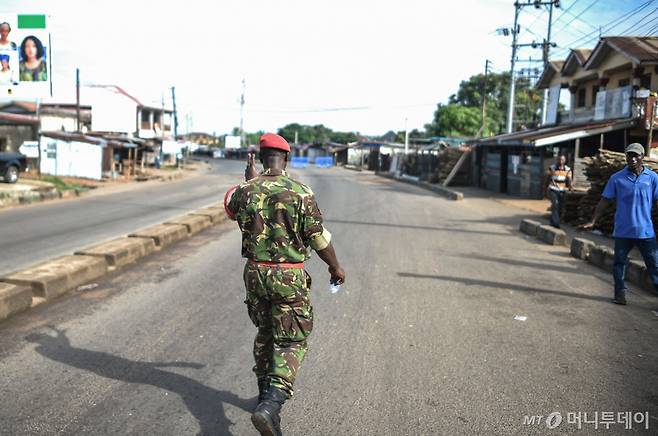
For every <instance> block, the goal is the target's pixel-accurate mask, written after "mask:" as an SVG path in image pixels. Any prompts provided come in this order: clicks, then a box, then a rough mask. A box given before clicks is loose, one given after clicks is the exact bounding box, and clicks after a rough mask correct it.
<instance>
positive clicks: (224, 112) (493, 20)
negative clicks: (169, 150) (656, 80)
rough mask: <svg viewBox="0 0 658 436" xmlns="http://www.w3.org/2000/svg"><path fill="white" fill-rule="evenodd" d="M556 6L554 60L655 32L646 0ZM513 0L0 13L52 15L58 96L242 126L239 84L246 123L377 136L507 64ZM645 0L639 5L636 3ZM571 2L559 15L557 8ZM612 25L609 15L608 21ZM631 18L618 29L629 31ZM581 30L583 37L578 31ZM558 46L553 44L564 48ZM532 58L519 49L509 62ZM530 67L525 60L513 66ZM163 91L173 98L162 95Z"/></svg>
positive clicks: (527, 32) (219, 2) (543, 22)
mask: <svg viewBox="0 0 658 436" xmlns="http://www.w3.org/2000/svg"><path fill="white" fill-rule="evenodd" d="M561 3H562V7H561V9H556V10H555V12H554V14H553V19H554V20H555V24H554V27H553V37H554V39H555V40H556V41H557V42H558V45H559V47H558V49H555V55H554V56H552V57H553V58H564V54H565V51H564V50H563V49H564V48H565V47H570V46H572V45H570V43H572V42H574V43H575V45H577V46H583V47H593V45H594V44H595V43H596V40H597V36H598V32H597V31H596V29H597V28H598V27H599V26H604V25H606V24H608V23H610V22H611V21H612V20H615V19H617V18H619V17H623V14H625V13H627V12H629V11H633V10H634V9H637V8H640V7H642V6H643V5H644V7H643V8H641V9H639V10H637V11H636V13H635V14H634V15H630V16H629V17H628V19H627V20H626V21H621V19H620V20H619V22H618V23H612V24H611V25H609V26H607V27H604V28H603V30H604V32H603V34H604V35H605V34H612V33H616V34H620V33H624V32H627V33H628V34H641V35H643V34H645V33H651V32H653V34H658V30H656V29H654V28H653V27H654V25H658V1H656V0H624V1H618V0H565V1H562V2H561ZM513 4H514V2H513V1H512V0H486V1H485V0H480V1H478V0H459V1H447V0H432V1H430V0H424V1H421V0H404V1H385V0H379V1H370V0H367V1H366V0H330V1H329V0H323V1H316V0H283V1H276V0H239V1H237V0H236V1H233V0H230V1H226V0H214V1H194V0H187V1H185V2H180V1H178V2H168V1H162V0H161V1H141V0H140V1H136V0H114V1H112V2H107V1H90V0H87V1H85V0H33V1H30V2H25V1H17V0H3V1H2V5H0V12H16V13H47V14H50V15H51V21H50V30H51V33H52V44H53V47H52V50H53V54H52V62H53V81H54V83H53V86H54V94H55V96H54V97H55V100H57V101H71V102H73V101H74V100H75V68H76V67H79V68H80V70H81V77H82V81H83V83H99V84H115V85H119V86H121V87H123V88H125V89H126V90H127V91H128V92H129V93H131V94H134V95H135V96H137V97H138V98H140V99H142V100H144V101H149V100H156V101H160V100H161V98H162V96H163V95H164V96H165V98H167V99H170V98H171V94H170V90H169V88H170V87H171V86H174V85H175V86H176V97H177V104H178V106H179V126H180V129H179V130H180V131H182V132H184V131H185V130H186V127H187V126H188V123H186V115H189V116H190V117H191V118H192V119H193V124H192V126H191V127H192V129H193V130H195V131H207V132H210V133H212V132H216V133H217V134H220V133H227V132H229V131H230V130H231V128H232V127H234V126H237V125H239V122H240V105H239V100H240V92H241V86H242V85H241V81H242V79H243V78H244V79H245V81H246V105H245V117H244V123H245V124H244V125H245V130H247V131H256V130H266V131H272V130H276V129H277V128H278V127H282V126H283V125H285V124H287V123H291V122H299V123H302V124H320V123H322V124H324V125H326V126H328V127H330V128H332V129H334V130H343V131H358V132H361V133H363V134H382V133H385V132H386V131H387V130H403V129H404V127H405V118H407V119H408V126H409V128H410V129H412V128H419V129H420V128H422V127H423V125H424V124H426V123H428V122H430V121H431V120H432V116H433V112H434V109H435V107H436V104H437V103H439V102H445V101H446V100H447V99H448V97H449V96H450V95H451V94H453V93H454V92H455V91H456V90H457V88H458V86H459V82H460V81H461V80H463V79H466V78H468V77H469V76H471V75H473V74H477V73H480V72H482V71H483V70H484V63H485V59H490V60H491V61H492V62H493V67H494V71H497V72H499V71H503V70H508V69H509V64H510V62H509V61H510V55H511V50H510V44H511V36H507V37H506V36H502V35H498V34H497V32H496V29H497V28H502V27H512V22H513V19H514V6H513ZM645 4H646V5H645ZM565 10H567V11H566V12H564V11H565ZM547 19H548V12H547V11H546V9H535V8H534V7H526V8H524V9H523V12H522V13H521V15H520V23H521V26H522V27H521V34H520V35H519V36H520V42H522V43H524V42H525V43H529V42H532V40H533V39H534V40H537V41H540V40H541V38H543V37H544V36H545V34H546V27H547ZM615 24H616V25H615ZM627 28H628V30H626V29H627ZM579 38H582V39H580V40H579ZM560 49H562V50H561V51H560ZM529 57H532V58H534V59H539V58H540V57H541V52H540V50H532V49H530V48H528V49H524V50H522V51H521V52H520V53H519V58H522V59H527V58H529ZM529 66H531V67H540V64H522V65H520V67H529ZM169 101H170V100H169Z"/></svg>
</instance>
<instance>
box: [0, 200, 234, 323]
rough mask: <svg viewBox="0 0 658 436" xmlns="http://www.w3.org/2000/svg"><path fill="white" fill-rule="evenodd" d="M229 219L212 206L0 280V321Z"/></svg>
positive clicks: (221, 208)
mask: <svg viewBox="0 0 658 436" xmlns="http://www.w3.org/2000/svg"><path fill="white" fill-rule="evenodd" d="M226 219H227V217H226V213H225V212H224V208H223V206H222V205H220V204H217V205H212V206H207V207H204V208H201V209H198V210H195V211H192V212H191V213H190V214H188V215H184V216H181V217H177V218H174V219H171V220H168V221H167V222H165V223H163V224H158V225H154V226H151V227H147V228H145V229H141V230H138V231H136V232H134V233H131V234H129V235H128V236H125V237H119V238H116V239H112V240H110V241H107V242H103V243H100V244H96V245H93V246H90V247H87V248H83V249H80V250H77V251H75V253H74V254H72V255H66V256H62V257H58V258H56V259H52V260H49V261H45V262H41V263H38V264H36V265H32V266H29V267H27V268H24V269H22V270H19V271H15V272H13V273H10V274H7V275H5V276H2V277H0V321H2V320H4V319H7V318H9V317H11V316H13V315H16V314H18V313H21V312H24V311H26V310H28V309H30V308H31V307H34V306H36V305H38V304H41V303H43V302H45V301H50V300H52V299H54V298H57V297H59V296H60V295H63V294H65V293H67V292H70V291H72V290H74V289H77V288H78V287H79V286H82V285H85V284H88V283H89V282H92V281H94V280H97V279H99V278H101V277H102V276H104V275H106V274H108V273H110V272H112V271H116V270H118V269H121V268H123V267H124V266H126V265H130V264H133V263H135V262H137V261H138V260H139V259H141V258H143V257H146V256H148V255H150V254H152V253H155V252H157V251H160V250H162V249H163V248H165V247H168V246H170V245H172V244H175V243H176V242H178V241H181V240H183V239H187V238H188V237H189V236H191V235H194V234H196V233H199V232H200V231H202V230H204V229H207V228H209V227H211V226H213V225H215V224H219V223H221V222H224V221H225V220H226Z"/></svg>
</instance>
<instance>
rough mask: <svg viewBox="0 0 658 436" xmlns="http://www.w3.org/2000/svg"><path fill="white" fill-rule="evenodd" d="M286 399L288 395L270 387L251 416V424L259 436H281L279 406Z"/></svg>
mask: <svg viewBox="0 0 658 436" xmlns="http://www.w3.org/2000/svg"><path fill="white" fill-rule="evenodd" d="M287 399H288V394H287V393H286V392H285V391H284V390H283V389H280V388H277V387H274V386H270V387H269V388H268V390H267V392H265V395H264V397H263V401H261V402H260V403H259V404H258V407H256V410H255V411H254V413H252V414H251V422H252V423H253V424H254V427H256V430H258V431H259V432H260V434H261V436H281V435H282V433H281V417H280V416H279V413H280V412H281V406H283V403H285V401H286V400H287Z"/></svg>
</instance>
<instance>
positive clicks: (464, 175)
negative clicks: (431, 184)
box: [432, 147, 471, 186]
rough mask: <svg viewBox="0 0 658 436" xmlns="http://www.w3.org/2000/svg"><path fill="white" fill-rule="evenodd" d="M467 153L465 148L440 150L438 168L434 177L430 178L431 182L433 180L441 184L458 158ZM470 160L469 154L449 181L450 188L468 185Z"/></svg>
mask: <svg viewBox="0 0 658 436" xmlns="http://www.w3.org/2000/svg"><path fill="white" fill-rule="evenodd" d="M468 151H469V150H468V149H467V148H455V147H448V148H444V149H443V150H441V151H440V152H439V168H438V170H437V171H436V173H435V174H434V177H432V180H435V181H436V182H437V183H443V182H444V181H445V179H446V178H447V177H448V175H449V174H450V172H451V171H452V169H453V168H454V167H455V165H456V164H457V162H458V161H459V158H460V157H462V155H463V154H464V153H467V152H468ZM470 159H471V154H469V155H468V156H467V157H466V160H465V161H464V162H462V165H461V167H460V168H459V170H458V171H457V174H455V176H454V177H453V178H452V180H451V181H450V185H451V186H465V185H468V184H469V181H470V169H471V162H470Z"/></svg>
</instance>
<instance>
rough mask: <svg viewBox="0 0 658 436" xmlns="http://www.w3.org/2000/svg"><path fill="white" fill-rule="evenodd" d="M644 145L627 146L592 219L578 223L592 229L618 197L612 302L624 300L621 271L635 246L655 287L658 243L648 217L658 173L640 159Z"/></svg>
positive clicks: (656, 193) (657, 187)
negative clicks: (613, 294)
mask: <svg viewBox="0 0 658 436" xmlns="http://www.w3.org/2000/svg"><path fill="white" fill-rule="evenodd" d="M643 158H644V147H642V145H640V144H638V143H633V144H630V145H629V146H628V147H626V164H627V166H626V167H625V168H624V169H623V170H621V171H617V172H616V173H614V174H613V175H612V176H610V180H608V183H607V184H606V185H605V189H604V190H603V193H602V194H601V200H600V201H599V204H597V205H596V209H595V210H594V218H593V219H592V221H591V222H589V223H587V224H585V225H583V226H581V228H582V229H591V228H593V227H594V225H595V224H596V221H597V220H598V219H599V218H600V217H601V214H602V213H603V211H604V210H605V208H606V207H607V206H608V205H609V204H610V203H611V202H612V200H617V211H616V212H615V229H614V232H613V236H614V238H615V260H614V265H613V270H612V275H613V277H614V279H615V296H614V298H613V300H612V301H613V303H616V304H626V285H625V283H624V271H625V269H626V264H627V263H628V253H629V252H630V251H631V250H632V249H633V247H634V246H637V248H638V249H639V250H640V253H641V254H642V257H643V258H644V263H645V265H646V266H647V272H648V273H649V276H650V277H651V281H652V282H653V285H654V288H655V289H656V290H657V291H658V259H657V258H656V253H657V251H658V243H656V234H655V232H654V229H653V222H652V221H651V207H652V206H653V204H654V203H656V201H658V174H656V173H655V172H653V171H651V170H650V169H649V168H646V167H645V166H644V165H643V163H642V159H643Z"/></svg>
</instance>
